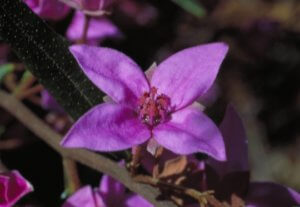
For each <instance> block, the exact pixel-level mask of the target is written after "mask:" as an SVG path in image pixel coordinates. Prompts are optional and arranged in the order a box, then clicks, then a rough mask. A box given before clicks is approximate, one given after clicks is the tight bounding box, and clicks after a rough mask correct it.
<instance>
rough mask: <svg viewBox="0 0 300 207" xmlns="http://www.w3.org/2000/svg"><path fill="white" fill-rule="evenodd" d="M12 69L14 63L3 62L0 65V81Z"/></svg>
mask: <svg viewBox="0 0 300 207" xmlns="http://www.w3.org/2000/svg"><path fill="white" fill-rule="evenodd" d="M13 71H14V64H4V65H0V83H1V82H2V80H3V78H4V77H5V76H6V75H7V74H8V73H11V72H13Z"/></svg>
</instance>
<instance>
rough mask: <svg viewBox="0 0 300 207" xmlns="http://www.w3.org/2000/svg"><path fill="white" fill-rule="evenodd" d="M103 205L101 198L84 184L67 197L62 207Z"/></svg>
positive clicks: (102, 206)
mask: <svg viewBox="0 0 300 207" xmlns="http://www.w3.org/2000/svg"><path fill="white" fill-rule="evenodd" d="M99 206H101V207H105V206H106V205H105V204H104V202H103V200H102V198H101V197H100V195H99V194H98V193H97V192H94V191H93V189H92V188H91V186H85V187H82V188H80V189H79V190H78V191H76V192H75V193H74V194H73V195H72V196H71V197H69V198H68V199H67V200H66V202H65V203H64V204H63V206H62V207H99Z"/></svg>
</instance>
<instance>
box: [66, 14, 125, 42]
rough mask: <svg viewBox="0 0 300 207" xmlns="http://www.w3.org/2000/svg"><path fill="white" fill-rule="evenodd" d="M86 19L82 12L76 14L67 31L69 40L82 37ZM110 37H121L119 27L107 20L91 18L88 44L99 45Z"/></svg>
mask: <svg viewBox="0 0 300 207" xmlns="http://www.w3.org/2000/svg"><path fill="white" fill-rule="evenodd" d="M84 18H85V17H84V14H83V13H82V12H80V11H77V12H76V13H75V15H74V17H73V20H72V22H71V24H70V26H69V27H68V30H67V37H68V39H69V40H72V41H76V40H79V39H80V38H81V37H82V34H83V24H84V21H85V20H84ZM108 37H113V38H120V37H121V32H120V31H119V29H118V28H117V26H116V25H114V24H113V23H112V22H111V21H109V20H108V19H106V18H91V19H90V22H89V29H88V32H87V42H88V43H89V45H97V44H98V43H99V42H101V41H102V40H103V39H105V38H108Z"/></svg>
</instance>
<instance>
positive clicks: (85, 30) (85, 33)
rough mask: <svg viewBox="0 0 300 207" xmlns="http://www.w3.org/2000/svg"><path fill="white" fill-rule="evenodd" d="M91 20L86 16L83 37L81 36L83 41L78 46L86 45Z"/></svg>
mask: <svg viewBox="0 0 300 207" xmlns="http://www.w3.org/2000/svg"><path fill="white" fill-rule="evenodd" d="M90 19H91V17H90V16H88V15H84V24H83V30H82V35H81V39H80V40H79V41H78V44H84V43H86V42H87V34H88V31H89V26H90Z"/></svg>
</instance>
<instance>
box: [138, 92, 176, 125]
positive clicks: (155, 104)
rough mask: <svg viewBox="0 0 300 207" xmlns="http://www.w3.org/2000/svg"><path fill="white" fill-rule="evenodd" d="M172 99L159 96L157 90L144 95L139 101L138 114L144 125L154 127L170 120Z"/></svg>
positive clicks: (163, 95) (162, 95)
mask: <svg viewBox="0 0 300 207" xmlns="http://www.w3.org/2000/svg"><path fill="white" fill-rule="evenodd" d="M170 104H171V103H170V98H169V97H168V96H166V95H165V94H160V95H157V88H155V87H152V88H151V89H150V92H149V93H148V92H146V93H144V94H143V95H142V96H141V97H140V99H139V106H138V113H139V118H140V119H141V120H142V122H143V123H145V124H147V125H149V126H151V127H153V126H156V125H158V124H160V123H163V122H165V121H167V120H168V118H169V114H170Z"/></svg>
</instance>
